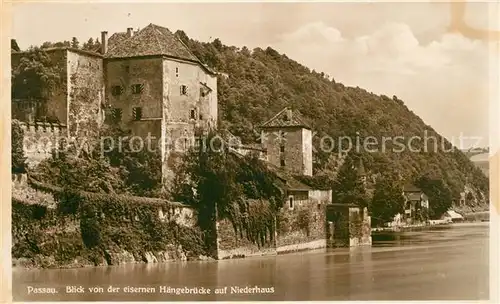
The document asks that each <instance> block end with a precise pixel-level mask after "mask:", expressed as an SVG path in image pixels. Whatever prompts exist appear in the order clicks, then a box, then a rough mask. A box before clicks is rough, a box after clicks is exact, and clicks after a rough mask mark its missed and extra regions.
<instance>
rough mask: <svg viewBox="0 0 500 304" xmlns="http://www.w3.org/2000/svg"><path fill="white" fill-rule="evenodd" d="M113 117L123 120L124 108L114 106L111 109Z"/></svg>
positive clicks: (116, 119)
mask: <svg viewBox="0 0 500 304" xmlns="http://www.w3.org/2000/svg"><path fill="white" fill-rule="evenodd" d="M111 117H112V118H113V120H115V121H117V122H118V121H121V120H122V109H118V108H114V109H112V110H111Z"/></svg>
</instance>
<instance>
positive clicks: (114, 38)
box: [108, 32, 129, 50]
mask: <svg viewBox="0 0 500 304" xmlns="http://www.w3.org/2000/svg"><path fill="white" fill-rule="evenodd" d="M127 38H129V37H128V36H127V33H126V32H120V33H114V34H113V35H111V36H110V37H109V38H108V50H111V49H113V48H115V47H116V46H118V45H119V44H120V43H122V42H123V41H125V40H126V39H127Z"/></svg>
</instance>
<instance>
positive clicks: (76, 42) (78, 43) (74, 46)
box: [71, 37, 80, 49]
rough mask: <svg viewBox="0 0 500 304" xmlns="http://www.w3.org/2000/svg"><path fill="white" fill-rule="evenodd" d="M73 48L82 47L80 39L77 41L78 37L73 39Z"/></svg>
mask: <svg viewBox="0 0 500 304" xmlns="http://www.w3.org/2000/svg"><path fill="white" fill-rule="evenodd" d="M71 47H72V48H75V49H77V48H79V47H80V42H78V39H76V37H73V39H71Z"/></svg>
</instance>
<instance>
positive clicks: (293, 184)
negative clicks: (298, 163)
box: [265, 162, 313, 191]
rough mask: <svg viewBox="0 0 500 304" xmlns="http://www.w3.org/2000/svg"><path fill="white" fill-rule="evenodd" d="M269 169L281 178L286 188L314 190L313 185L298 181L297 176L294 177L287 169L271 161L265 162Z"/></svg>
mask: <svg viewBox="0 0 500 304" xmlns="http://www.w3.org/2000/svg"><path fill="white" fill-rule="evenodd" d="M265 164H266V165H267V167H268V168H269V170H271V171H272V172H273V173H274V174H276V176H277V177H278V178H279V179H280V181H281V183H282V187H283V188H284V189H286V190H295V191H309V190H313V188H312V187H310V186H308V185H306V184H304V183H302V182H300V181H298V180H297V179H296V178H295V177H293V176H292V175H291V174H290V173H288V172H287V171H286V170H284V169H282V168H280V167H278V166H275V165H273V164H271V163H270V162H265Z"/></svg>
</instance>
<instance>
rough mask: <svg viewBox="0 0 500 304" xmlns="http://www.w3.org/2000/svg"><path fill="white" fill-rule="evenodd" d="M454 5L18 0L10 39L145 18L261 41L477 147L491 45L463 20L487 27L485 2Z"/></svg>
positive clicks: (80, 31)
mask: <svg viewBox="0 0 500 304" xmlns="http://www.w3.org/2000/svg"><path fill="white" fill-rule="evenodd" d="M464 8H465V10H464V11H463V19H460V20H459V22H458V23H457V20H456V19H454V18H453V17H456V16H457V14H458V13H457V10H456V7H452V4H450V3H437V2H428V3H424V2H413V3H395V2H386V3H332V2H330V3H317V2H316V3H258V2H254V3H197V4H195V3H183V4H175V3H148V4H138V3H120V4H111V3H106V4H105V3H85V4H67V3H51V4H48V3H45V4H42V3H23V4H13V23H12V38H15V39H16V40H17V42H18V44H19V46H20V47H21V48H27V47H28V46H30V45H39V44H41V43H42V42H44V41H62V40H71V38H72V37H77V38H78V39H79V41H81V42H84V41H86V40H88V38H89V37H93V38H98V37H99V38H100V32H101V31H108V32H109V35H112V34H113V33H114V32H123V31H126V28H127V27H133V28H135V29H137V28H143V27H145V26H146V25H148V24H149V23H154V24H158V25H161V26H165V27H167V28H169V29H170V30H172V31H176V30H177V29H181V30H183V31H184V32H186V34H187V35H188V36H189V37H190V38H193V39H197V40H200V41H212V40H213V39H215V38H219V39H220V40H221V41H222V43H224V44H226V45H234V46H237V47H243V46H247V47H248V48H250V49H253V48H255V47H261V48H266V47H267V46H271V47H272V48H274V49H276V50H277V51H278V52H280V53H285V54H286V55H287V56H288V57H289V58H292V59H294V60H296V61H298V62H300V63H301V64H304V65H306V66H307V67H309V68H311V69H315V70H316V71H318V72H324V73H325V74H328V75H330V76H332V77H333V78H334V79H335V80H336V81H337V82H342V83H343V84H345V85H348V86H359V87H362V88H364V89H366V90H368V91H371V92H373V93H376V94H385V95H387V96H393V95H396V96H398V98H400V99H402V100H403V101H404V102H405V104H406V105H407V106H408V108H410V110H412V111H413V112H414V113H416V114H417V115H419V116H420V117H421V118H422V119H423V120H424V122H425V123H426V124H428V125H431V126H432V127H433V128H434V129H435V130H437V131H438V132H439V133H440V134H442V135H444V136H445V137H447V138H448V139H449V140H451V141H452V142H453V143H454V144H456V145H459V138H460V136H462V137H463V138H464V137H468V138H469V139H466V140H464V141H462V143H463V145H464V148H465V147H469V146H473V145H478V146H487V145H488V136H489V122H488V121H489V106H490V102H489V98H490V95H491V90H490V88H489V83H490V82H489V79H490V77H491V76H490V73H489V65H490V64H491V63H492V62H493V60H497V58H498V53H496V52H493V51H491V48H490V47H489V43H491V42H489V40H488V39H485V38H488V36H485V35H481V34H477V33H475V32H474V31H467V30H466V29H467V27H470V28H474V29H479V32H481V31H482V30H483V29H484V30H486V29H490V30H496V27H494V28H492V26H495V25H492V21H493V20H492V19H493V18H492V16H494V15H493V12H492V10H491V4H490V5H488V4H486V3H468V4H466V6H465V7H464ZM460 22H462V23H460ZM457 24H458V25H460V24H462V25H463V24H466V25H467V27H464V26H457ZM476 32H477V31H476ZM478 138H482V141H481V142H478V140H477V139H478Z"/></svg>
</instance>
